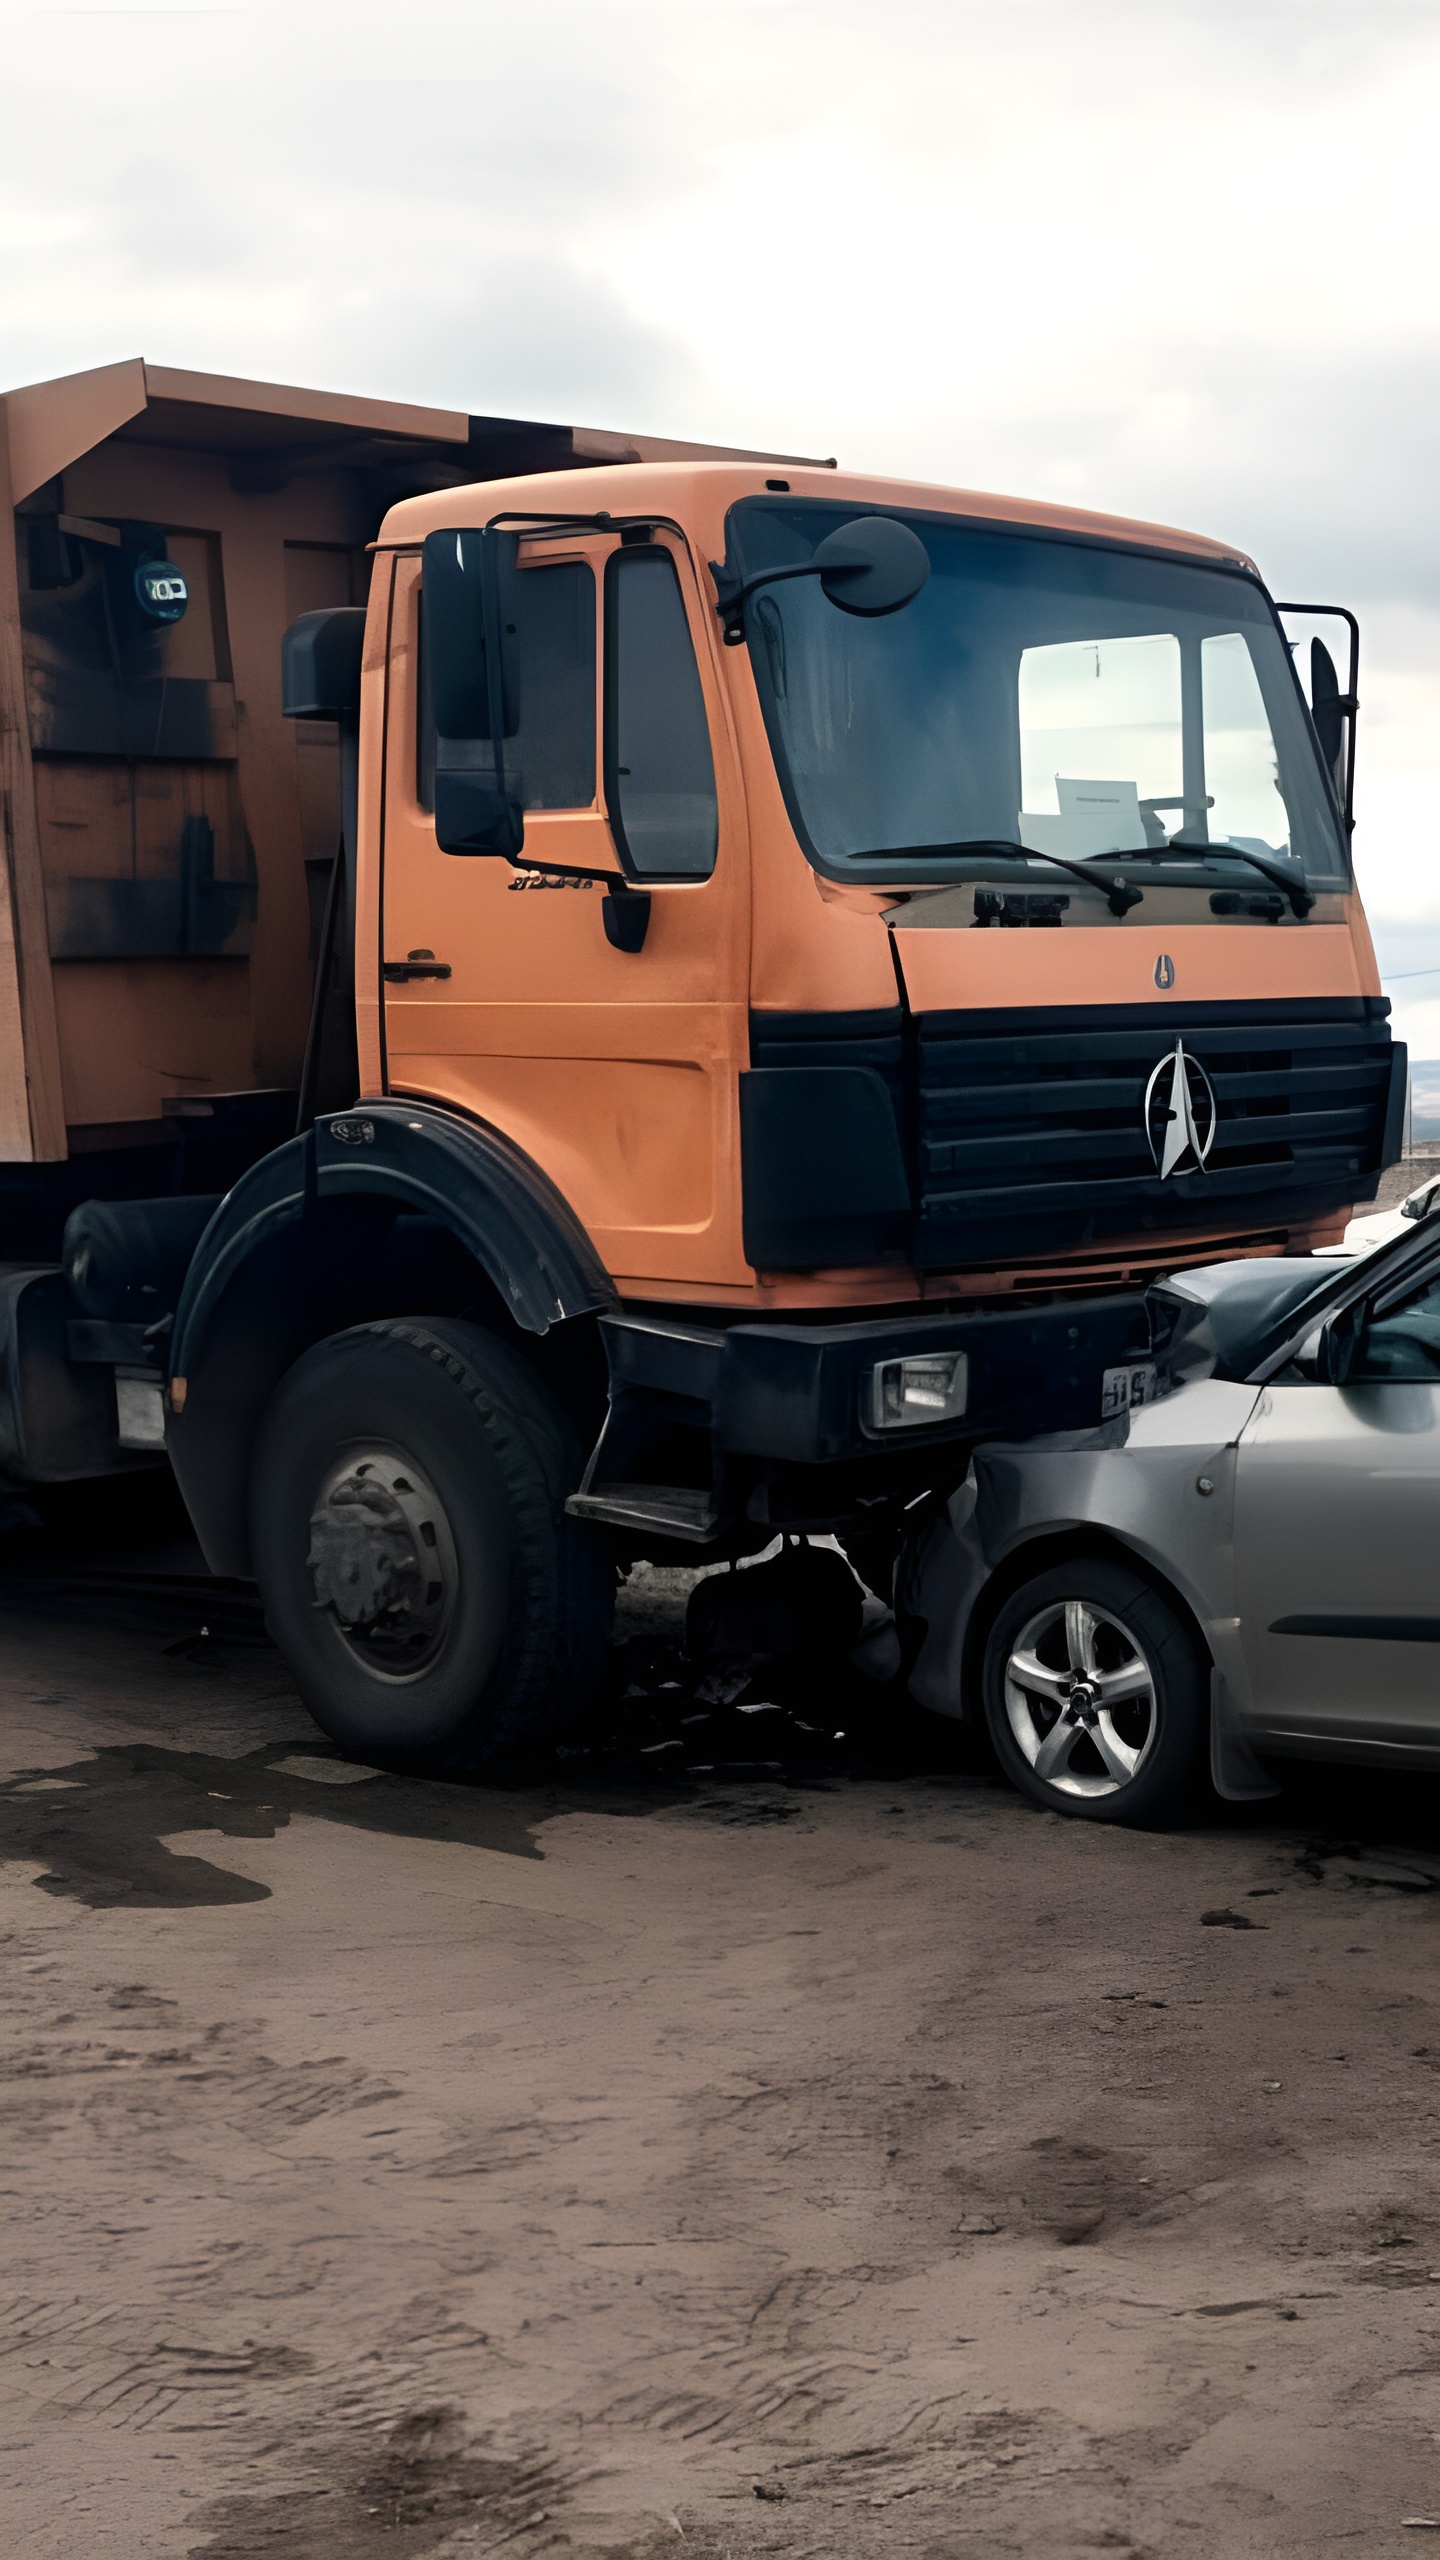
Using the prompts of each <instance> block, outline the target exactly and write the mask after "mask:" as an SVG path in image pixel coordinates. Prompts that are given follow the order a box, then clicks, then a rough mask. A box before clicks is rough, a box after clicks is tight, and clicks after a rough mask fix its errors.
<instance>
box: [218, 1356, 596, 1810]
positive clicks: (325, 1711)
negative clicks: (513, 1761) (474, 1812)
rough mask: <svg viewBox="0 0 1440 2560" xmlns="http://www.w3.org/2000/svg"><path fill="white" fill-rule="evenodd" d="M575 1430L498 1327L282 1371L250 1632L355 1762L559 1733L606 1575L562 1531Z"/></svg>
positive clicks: (263, 1452) (463, 1767)
mask: <svg viewBox="0 0 1440 2560" xmlns="http://www.w3.org/2000/svg"><path fill="white" fill-rule="evenodd" d="M582 1463H583V1458H582V1452H581V1449H580V1446H579V1443H578V1441H577V1439H576V1437H575V1434H574V1432H573V1431H572V1429H571V1427H570V1424H569V1422H568V1420H567V1418H566V1416H565V1415H564V1413H563V1412H562V1411H561V1409H560V1407H559V1406H558V1405H557V1404H556V1402H555V1400H554V1398H553V1396H551V1395H550V1394H549V1392H548V1391H547V1389H546V1388H545V1386H544V1385H543V1384H542V1382H541V1381H540V1380H539V1379H538V1378H537V1377H536V1376H535V1375H534V1373H533V1371H532V1370H531V1369H530V1368H529V1367H528V1365H527V1363H526V1362H525V1361H524V1360H523V1359H522V1358H521V1357H520V1356H519V1354H518V1353H517V1352H515V1351H514V1350H512V1349H511V1347H510V1345H509V1344H508V1343H506V1342H503V1341H502V1340H501V1339H500V1338H499V1337H498V1335H495V1334H492V1333H486V1332H483V1331H482V1330H481V1328H480V1327H479V1326H478V1325H472V1324H464V1323H460V1322H453V1321H451V1320H450V1319H448V1318H446V1319H443V1320H442V1319H429V1318H424V1319H407V1320H403V1321H399V1322H389V1323H382V1324H369V1325H359V1326H356V1327H355V1329H354V1330H353V1331H352V1332H348V1333H340V1334H335V1335H332V1336H331V1338H330V1339H329V1340H328V1341H325V1342H320V1343H317V1344H316V1345H315V1347H314V1348H313V1350H310V1351H307V1352H306V1353H305V1354H304V1355H303V1357H302V1358H301V1359H300V1360H298V1361H297V1362H296V1364H295V1366H294V1368H293V1369H291V1370H289V1371H288V1372H287V1374H286V1376H285V1377H284V1378H283V1379H282V1381H281V1383H280V1386H279V1388H278V1389H277V1391H276V1394H275V1397H274V1399H273V1401H272V1403H271V1405H270V1407H269V1410H268V1412H267V1413H266V1415H265V1418H264V1421H263V1423H262V1426H261V1430H260V1434H259V1441H258V1446H257V1450H256V1456H255V1463H254V1467H253V1470H252V1475H251V1549H252V1555H253V1559H254V1565H255V1572H256V1578H257V1580H258V1582H259V1585H260V1592H261V1597H262V1599H263V1602H264V1606H265V1616H266V1622H267V1624H268V1626H269V1628H270V1632H271V1634H272V1635H273V1636H274V1639H275V1641H276V1643H277V1644H278V1645H279V1647H280V1649H281V1651H282V1653H283V1654H284V1656H285V1658H286V1661H287V1662H288V1664H289V1666H290V1669H291V1671H292V1672H293V1674H294V1677H295V1680H296V1684H297V1686H298V1687H299V1690H300V1694H301V1696H302V1697H303V1698H304V1701H305V1704H306V1706H307V1707H308V1708H309V1710H310V1713H311V1714H312V1715H313V1716H314V1718H315V1721H316V1723H317V1724H319V1725H320V1726H321V1727H322V1729H323V1730H324V1731H325V1732H326V1733H327V1734H329V1736H330V1738H331V1740H332V1741H334V1742H336V1743H338V1745H339V1747H340V1749H341V1750H342V1751H345V1752H348V1753H349V1754H351V1755H352V1757H355V1758H358V1759H364V1760H370V1761H375V1762H377V1763H380V1764H382V1765H384V1766H386V1767H389V1768H397V1769H407V1770H415V1771H422V1772H428V1773H432V1774H436V1775H446V1776H450V1775H463V1774H467V1773H469V1772H472V1771H475V1770H479V1769H484V1768H487V1767H490V1766H492V1765H495V1764H497V1763H500V1762H503V1761H505V1760H507V1759H510V1758H513V1757H514V1755H515V1754H516V1753H517V1752H518V1751H520V1750H521V1749H523V1748H525V1747H529V1746H534V1745H536V1744H538V1743H541V1742H543V1741H544V1740H546V1739H548V1738H549V1737H550V1736H552V1735H553V1734H554V1733H555V1732H556V1731H557V1729H560V1728H563V1727H564V1726H566V1725H567V1724H569V1723H571V1722H573V1721H574V1720H575V1719H576V1718H577V1717H578V1715H579V1714H580V1713H581V1712H582V1711H583V1709H584V1708H585V1706H586V1705H587V1704H588V1703H589V1700H590V1698H591V1697H592V1695H593V1693H594V1691H595V1689H596V1687H597V1686H598V1683H599V1679H600V1675H601V1672H602V1669H603V1666H604V1660H605V1650H606V1644H607V1639H608V1636H609V1632H610V1624H611V1618H612V1615H613V1610H614V1591H615V1574H614V1567H613V1562H612V1560H611V1557H610V1554H609V1551H608V1547H607V1543H606V1541H605V1539H604V1536H603V1533H601V1532H599V1531H596V1530H594V1529H591V1528H588V1527H586V1526H585V1525H583V1524H582V1523H581V1522H579V1521H575V1520H571V1519H570V1518H569V1517H568V1516H567V1514H566V1510H565V1499H566V1496H567V1494H569V1493H571V1492H573V1490H574V1488H575V1486H576V1485H577V1484H578V1483H579V1480H580V1473H581V1467H582Z"/></svg>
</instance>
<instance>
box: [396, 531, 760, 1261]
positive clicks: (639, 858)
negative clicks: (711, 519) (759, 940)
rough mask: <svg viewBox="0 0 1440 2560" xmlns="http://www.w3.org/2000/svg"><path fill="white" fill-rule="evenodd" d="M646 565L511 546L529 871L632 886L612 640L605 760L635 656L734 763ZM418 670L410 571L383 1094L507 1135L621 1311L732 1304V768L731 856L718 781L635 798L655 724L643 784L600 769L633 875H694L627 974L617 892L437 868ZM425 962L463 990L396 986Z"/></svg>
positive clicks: (415, 590) (692, 611)
mask: <svg viewBox="0 0 1440 2560" xmlns="http://www.w3.org/2000/svg"><path fill="white" fill-rule="evenodd" d="M642 556H643V555H641V554H639V553H638V552H636V553H631V552H628V551H627V552H626V553H625V554H624V555H623V556H622V555H621V554H620V552H619V547H618V546H617V545H616V544H615V543H614V542H613V541H609V540H605V539H595V538H587V539H583V540H579V541H577V540H574V539H571V540H568V541H557V540H555V539H554V538H549V539H536V540H535V541H533V542H526V543H523V544H522V546H521V552H520V593H521V596H522V598H523V602H522V605H521V607H520V608H519V627H520V635H521V636H520V644H519V646H520V660H521V676H520V682H521V709H520V728H519V732H518V735H517V736H516V737H515V738H514V739H513V740H511V741H509V742H508V743H507V748H506V763H507V770H514V771H518V774H519V782H520V789H521V794H522V797H523V799H524V802H525V846H524V858H525V861H526V863H527V865H543V864H544V863H545V862H546V859H547V856H548V858H549V859H550V860H551V861H553V862H555V863H557V864H565V865H573V866H576V867H577V868H578V867H584V868H588V869H590V870H592V871H594V872H596V873H599V874H602V875H603V874H612V875H613V874H614V873H616V872H617V871H618V868H619V865H618V861H617V857H616V853H615V847H614V840H613V837H612V835H611V831H610V825H609V821H608V819H607V816H606V814H605V806H604V797H603V793H602V784H601V761H602V746H603V741H604V737H605V729H606V705H605V686H606V665H605V646H604V638H603V634H604V631H605V627H606V625H607V623H608V625H609V629H610V636H611V648H612V664H611V666H610V669H609V681H610V720H611V737H612V743H613V740H614V738H615V736H616V734H617V732H616V728H615V723H616V721H617V718H618V720H619V721H620V723H621V733H620V734H621V738H622V744H623V739H624V734H625V732H624V720H625V702H624V699H623V690H624V684H625V674H626V670H625V666H624V664H623V663H621V661H622V660H623V653H624V651H625V650H626V648H627V647H628V648H629V649H630V650H631V653H632V655H633V654H634V652H635V651H636V650H637V649H639V650H642V651H644V650H648V652H649V657H650V660H651V663H650V664H649V665H648V667H646V668H644V669H641V668H639V667H638V665H637V666H636V667H634V668H632V670H631V693H632V696H633V695H634V692H635V685H636V680H637V677H638V676H639V675H640V674H641V673H644V674H647V675H648V676H649V677H651V678H652V679H655V680H656V681H658V683H659V684H660V685H662V686H663V685H664V684H666V683H667V682H670V683H673V682H674V681H675V680H676V677H677V671H678V680H679V682H680V685H681V688H682V693H681V701H680V706H679V711H678V712H677V713H676V718H677V719H682V720H683V717H684V715H685V714H686V713H687V711H688V713H689V715H690V717H691V719H692V723H693V721H694V720H695V719H696V718H697V717H698V707H697V701H696V686H697V683H698V685H699V687H700V688H701V697H702V698H703V701H704V704H705V707H706V710H707V711H708V713H709V729H710V736H711V740H712V742H715V741H720V740H723V738H724V730H723V726H722V721H721V717H720V715H719V712H718V704H717V690H718V689H717V686H716V679H715V674H714V669H713V665H712V664H711V662H710V655H709V653H710V649H711V646H712V643H711V642H710V639H709V635H708V633H707V632H706V630H705V626H704V623H703V621H702V619H701V616H700V613H699V610H698V599H697V597H696V594H695V589H694V583H693V578H692V576H691V572H690V568H689V564H688V561H687V560H686V559H685V558H684V556H683V553H680V552H679V551H678V549H677V551H676V552H675V553H674V554H672V553H671V551H670V548H669V546H668V545H666V544H664V543H662V542H661V541H660V540H658V539H657V540H656V542H655V544H654V545H653V550H652V556H651V558H650V560H649V561H648V563H646V564H645V566H644V568H643V570H642V568H641V559H642ZM607 572H608V578H607ZM642 575H643V576H644V577H645V578H646V581H647V583H646V584H645V586H644V588H643V591H642V589H641V587H640V583H639V579H640V576H642ZM532 581H533V582H534V584H533V586H532V584H531V582H532ZM607 591H608V607H609V609H608V612H607V609H606V607H607ZM632 599H633V600H634V601H633V602H632ZM697 644H698V645H697ZM657 646H659V647H660V648H662V650H663V652H664V661H663V663H662V664H661V666H660V668H659V670H658V675H657V669H656V667H655V664H654V663H653V661H654V654H655V650H656V648H657ZM422 653H423V644H422V604H421V587H420V563H419V560H418V558H416V557H409V556H405V557H402V558H401V559H400V561H399V562H398V564H397V589H396V597H395V611H394V623H393V638H392V648H391V674H390V702H389V708H388V715H387V717H388V753H387V757H386V771H387V781H386V807H385V842H384V868H383V887H382V900H383V905H382V915H383V949H382V959H383V962H384V963H385V964H386V967H387V970H388V972H389V975H388V976H387V979H386V983H385V990H384V996H385V1047H386V1074H387V1082H388V1086H389V1089H390V1090H391V1091H393V1092H397V1093H414V1094H424V1095H427V1096H429V1097H431V1098H432V1099H434V1100H436V1101H439V1102H446V1103H450V1104H452V1105H453V1106H454V1107H455V1108H457V1109H458V1110H462V1111H465V1112H469V1113H472V1114H474V1116H475V1117H476V1118H478V1119H480V1120H483V1121H486V1122H488V1123H490V1124H491V1125H492V1126H493V1127H495V1128H498V1129H501V1130H503V1131H505V1133H506V1134H507V1135H508V1136H510V1137H511V1138H513V1139H514V1140H515V1142H516V1143H517V1144H518V1145H519V1146H521V1147H523V1148H524V1149H525V1150H526V1152H527V1153H528V1154H529V1155H531V1156H533V1157H534V1159H535V1160H536V1162H537V1163H539V1164H540V1165H542V1166H543V1167H544V1169H545V1171H546V1172H547V1173H548V1174H549V1175H550V1176H551V1178H552V1180H553V1181H554V1182H555V1183H556V1184H557V1185H558V1187H559V1188H560V1190H561V1191H562V1192H563V1193H564V1195H565V1197H566V1199H567V1200H568V1201H569V1203H570V1205H571V1207H572V1208H573V1209H574V1210H575V1212H576V1214H577V1215H578V1216H579V1217H580V1219H581V1220H582V1221H583V1223H584V1224H585V1226H586V1227H587V1229H588V1230H589V1233H590V1235H591V1237H592V1238H593V1240H594V1243H595V1246H596V1249H597V1251H598V1252H599V1253H600V1255H601V1257H602V1259H603V1260H604V1262H605V1264H606V1266H607V1268H608V1269H609V1270H610V1271H611V1273H612V1274H613V1276H614V1277H615V1279H616V1280H617V1282H619V1283H620V1284H621V1285H622V1286H623V1285H624V1283H625V1282H627V1281H630V1280H634V1281H637V1282H639V1283H640V1284H641V1285H642V1287H643V1286H644V1284H646V1283H648V1284H650V1286H651V1287H652V1288H653V1286H654V1284H655V1283H657V1282H665V1283H669V1284H673V1285H675V1286H677V1287H679V1288H681V1289H683V1288H685V1287H686V1286H688V1285H698V1284H705V1283H721V1284H724V1283H731V1284H733V1283H735V1282H736V1281H742V1280H743V1279H744V1278H745V1277H746V1276H747V1274H746V1272H745V1267H744V1263H743V1260H742V1257H741V1246H740V1234H739V1199H738V1184H737V1183H736V1182H735V1181H734V1176H733V1168H734V1166H735V1164H736V1159H737V1142H736V1137H735V1127H734V1122H735V1112H736V1100H735V1097H736V1092H737V1083H736V1079H737V1074H738V1070H739V1068H740V1067H741V1066H742V1065H743V1064H744V1063H745V1054H744V1053H745V1039H746V971H747V962H748V937H749V879H748V871H747V867H746V861H745V842H744V830H743V826H742V824H741V823H740V813H739V805H738V786H737V784H736V781H735V778H734V771H733V766H732V765H731V763H730V760H729V757H728V754H727V753H724V752H722V751H721V749H720V747H719V746H718V745H716V746H715V747H714V766H715V774H714V797H715V799H716V800H718V845H717V842H716V834H717V829H716V819H715V810H714V807H713V805H711V806H710V807H709V811H708V818H707V804H706V792H707V789H708V777H707V776H706V775H704V774H703V773H702V774H701V775H700V776H699V777H698V787H697V788H696V789H693V790H691V791H690V792H688V793H687V792H686V791H685V790H684V789H678V790H677V789H675V788H673V787H672V788H668V789H667V788H666V787H665V786H666V785H667V784H669V785H673V784H674V783H675V782H676V781H677V780H679V781H680V782H682V783H683V782H684V781H685V779H686V778H687V777H685V776H684V775H681V776H678V777H677V776H676V775H675V774H673V773H668V772H665V771H659V772H657V773H654V774H648V773H647V771H646V770H645V769H644V759H645V756H646V754H647V752H648V745H647V737H646V735H645V734H644V724H643V723H642V727H641V730H639V731H637V730H636V729H635V727H634V722H633V720H632V722H631V729H630V732H629V734H630V735H631V736H632V737H633V738H638V745H632V746H631V748H630V749H629V751H628V753H629V760H630V761H631V762H632V763H633V764H634V766H635V768H636V769H635V770H634V771H633V772H627V771H626V770H624V766H623V762H621V760H620V759H619V758H617V757H616V756H615V755H614V754H613V753H612V759H611V761H612V765H616V764H619V765H620V770H619V771H618V772H612V776H611V788H612V791H614V792H616V793H617V795H618V799H619V805H620V810H621V814H622V820H623V823H624V824H625V826H626V830H627V838H628V839H629V841H630V845H631V853H632V860H633V861H634V862H635V863H636V865H637V866H638V867H639V868H641V869H642V870H643V869H645V868H647V867H652V865H651V861H650V857H651V856H654V857H656V859H655V860H654V863H653V867H655V868H661V867H665V868H668V869H669V871H670V872H671V873H672V875H673V874H674V873H675V872H676V871H679V872H681V873H682V874H685V875H688V876H682V877H681V878H679V879H676V878H674V877H673V876H672V877H671V878H670V879H669V880H668V881H667V882H666V883H665V885H663V886H657V887H656V888H655V890H654V891H653V893H652V901H651V914H650V920H649V927H648V931H647V933H646V937H645V941H644V945H643V948H642V949H641V950H639V951H635V952H632V951H625V950H619V949H616V948H614V947H613V946H612V944H611V942H610V941H609V939H608V938H607V934H606V931H605V906H606V890H605V886H604V881H603V877H602V878H595V879H573V878H569V877H565V876H562V875H561V874H560V873H558V872H553V871H547V870H545V869H543V868H536V869H530V868H527V869H523V870H517V869H512V868H511V866H510V865H509V864H508V863H507V862H505V861H503V860H501V859H498V858H496V857H493V856H488V857H487V856H481V857H478V858H476V857H464V856H456V855H452V854H446V853H442V852H441V851H440V850H439V847H438V846H437V844H436V840H435V829H434V823H433V819H432V817H431V815H430V811H429V808H428V806H427V803H428V802H429V801H430V800H431V798H432V790H431V773H430V770H429V769H428V767H429V760H430V758H431V757H432V756H433V747H431V746H429V745H427V738H426V722H425V716H424V709H425V706H424V700H423V668H422V665H421V659H422ZM697 669H698V674H697ZM667 670H668V672H667ZM617 685H618V686H619V687H620V689H621V699H620V700H619V701H618V702H617V698H616V689H617ZM653 743H654V741H653V740H652V741H649V742H648V744H649V745H653ZM661 743H662V749H663V741H662V742H661ZM482 752H483V751H482ZM689 779H690V780H692V781H695V780H696V777H695V776H693V775H692V776H690V777H689ZM651 783H654V784H655V785H656V786H657V787H655V788H650V787H648V786H649V785H650V784H651ZM667 857H668V859H667ZM417 955H418V957H419V961H420V965H421V966H422V967H423V966H424V965H425V963H426V961H429V962H430V963H432V964H433V965H435V966H437V967H439V968H446V969H448V971H449V975H448V976H447V977H439V976H433V977H432V976H421V975H418V974H416V975H413V976H410V977H408V978H402V977H399V976H397V975H396V972H397V970H399V969H400V968H402V967H404V966H405V965H407V964H413V961H414V959H415V957H416V956H417Z"/></svg>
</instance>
